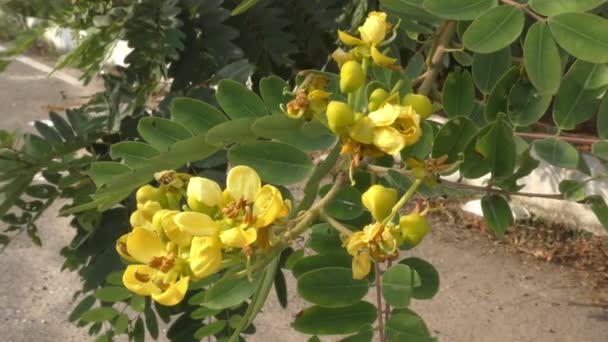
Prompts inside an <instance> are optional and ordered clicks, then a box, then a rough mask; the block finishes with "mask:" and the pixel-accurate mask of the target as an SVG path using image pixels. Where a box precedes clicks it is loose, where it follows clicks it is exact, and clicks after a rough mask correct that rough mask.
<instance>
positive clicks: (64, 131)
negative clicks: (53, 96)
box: [49, 112, 76, 141]
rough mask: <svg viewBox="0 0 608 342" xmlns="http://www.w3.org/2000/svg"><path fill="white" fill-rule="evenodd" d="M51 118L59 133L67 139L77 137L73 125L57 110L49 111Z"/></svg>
mask: <svg viewBox="0 0 608 342" xmlns="http://www.w3.org/2000/svg"><path fill="white" fill-rule="evenodd" d="M49 119H51V122H53V128H55V129H56V130H57V131H58V132H59V134H61V136H62V137H63V139H65V141H71V140H74V139H75V138H76V134H74V130H73V129H72V126H70V124H69V123H68V122H67V121H66V120H65V119H64V118H63V117H62V116H61V115H59V114H57V113H55V112H50V113H49Z"/></svg>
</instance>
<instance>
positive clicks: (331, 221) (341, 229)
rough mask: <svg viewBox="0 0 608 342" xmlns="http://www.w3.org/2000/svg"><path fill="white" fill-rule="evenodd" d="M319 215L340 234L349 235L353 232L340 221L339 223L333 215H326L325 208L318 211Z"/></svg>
mask: <svg viewBox="0 0 608 342" xmlns="http://www.w3.org/2000/svg"><path fill="white" fill-rule="evenodd" d="M319 216H320V217H321V218H322V219H323V221H325V222H327V223H329V224H330V225H331V226H332V227H334V228H335V229H336V230H337V231H339V232H340V233H341V234H344V235H346V236H350V235H352V234H353V232H352V231H351V230H350V229H348V228H347V227H346V226H345V225H343V224H342V223H340V222H339V221H338V220H336V219H334V218H333V217H331V216H329V215H327V213H326V212H325V210H321V212H320V213H319Z"/></svg>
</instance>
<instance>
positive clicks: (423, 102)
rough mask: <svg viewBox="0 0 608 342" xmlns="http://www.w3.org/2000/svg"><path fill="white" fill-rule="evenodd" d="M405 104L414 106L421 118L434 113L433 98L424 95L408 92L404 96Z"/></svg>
mask: <svg viewBox="0 0 608 342" xmlns="http://www.w3.org/2000/svg"><path fill="white" fill-rule="evenodd" d="M403 105H404V106H412V108H413V109H414V111H415V112H416V114H418V115H419V116H420V119H421V120H424V119H426V118H428V117H429V116H431V114H432V113H433V104H432V103H431V100H430V99H429V98H428V97H426V96H424V95H418V94H407V95H405V96H404V97H403Z"/></svg>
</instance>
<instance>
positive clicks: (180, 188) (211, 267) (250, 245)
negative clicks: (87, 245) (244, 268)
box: [116, 166, 291, 306]
mask: <svg viewBox="0 0 608 342" xmlns="http://www.w3.org/2000/svg"><path fill="white" fill-rule="evenodd" d="M157 179H158V181H159V183H160V186H159V187H158V188H156V187H153V186H151V185H145V186H143V187H141V188H140V189H139V190H138V191H137V193H136V196H135V197H136V202H137V209H136V210H135V211H134V212H133V213H132V214H131V217H130V223H131V225H132V230H131V231H130V232H129V233H127V234H124V235H123V236H121V237H120V238H119V239H118V241H117V242H116V250H117V252H118V253H119V254H120V256H121V257H122V258H123V259H124V260H125V261H127V262H129V263H130V264H129V266H127V268H126V270H125V272H124V273H123V279H122V280H123V283H124V285H125V287H127V288H128V289H129V290H131V291H132V292H134V293H137V294H139V295H143V296H151V297H152V299H154V300H155V301H157V302H158V303H160V304H163V305H167V306H170V305H176V304H177V303H179V302H181V301H182V300H183V298H184V296H185V295H186V292H187V291H188V286H189V283H190V282H191V281H196V280H199V279H202V278H205V277H208V276H210V275H212V274H214V273H216V272H217V271H218V270H220V269H221V268H222V265H223V262H224V260H226V258H227V256H228V255H230V257H228V259H230V260H231V261H234V260H241V259H242V262H243V263H245V260H246V258H249V257H251V255H252V254H253V253H254V252H255V250H259V251H261V252H263V249H264V248H266V247H267V246H268V244H269V241H259V238H258V230H262V229H263V234H260V235H261V236H264V237H265V239H266V240H267V239H268V229H269V228H270V227H272V226H273V225H274V224H276V223H277V222H279V221H280V220H281V219H282V218H283V217H286V216H287V215H288V213H289V211H290V209H291V206H290V203H289V201H285V200H283V196H282V195H281V192H280V191H279V190H278V189H277V188H276V187H274V186H272V185H264V186H262V182H261V180H260V177H259V175H258V174H257V172H255V170H253V169H252V168H250V167H247V166H237V167H234V168H232V169H231V170H230V172H229V173H228V177H227V180H226V189H225V190H222V188H221V187H220V185H219V184H217V183H216V182H215V181H213V180H210V179H207V178H202V177H191V176H190V175H185V174H178V173H175V172H173V171H164V172H162V173H159V174H157Z"/></svg>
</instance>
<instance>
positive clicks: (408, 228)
mask: <svg viewBox="0 0 608 342" xmlns="http://www.w3.org/2000/svg"><path fill="white" fill-rule="evenodd" d="M399 228H400V229H401V235H402V236H403V240H404V241H405V242H406V243H407V244H408V245H409V247H410V248H411V247H414V246H416V245H417V244H419V243H420V241H422V239H424V237H425V236H426V234H427V233H428V232H429V223H428V222H427V220H426V217H425V216H422V215H420V214H409V215H404V216H401V219H400V220H399Z"/></svg>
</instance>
